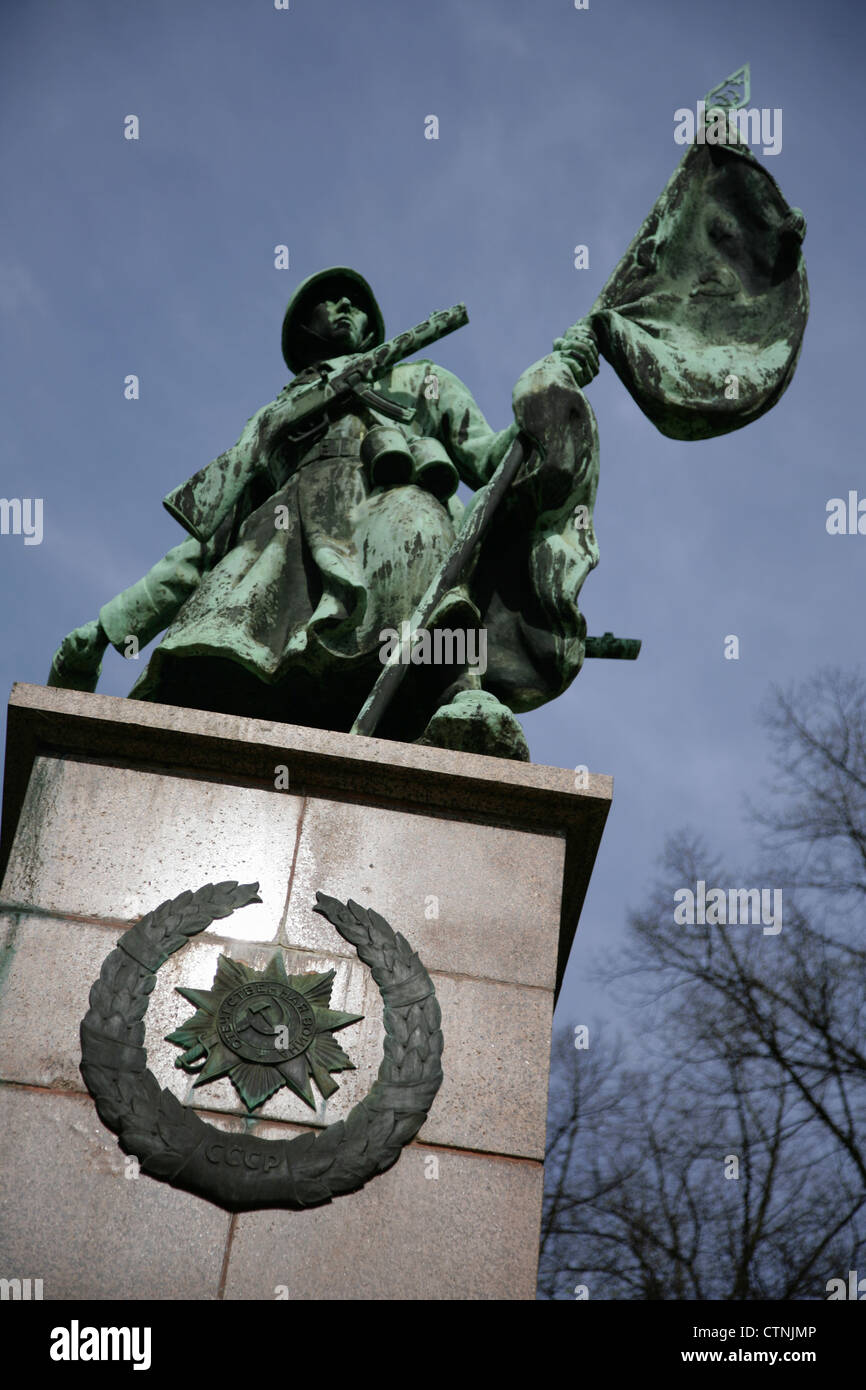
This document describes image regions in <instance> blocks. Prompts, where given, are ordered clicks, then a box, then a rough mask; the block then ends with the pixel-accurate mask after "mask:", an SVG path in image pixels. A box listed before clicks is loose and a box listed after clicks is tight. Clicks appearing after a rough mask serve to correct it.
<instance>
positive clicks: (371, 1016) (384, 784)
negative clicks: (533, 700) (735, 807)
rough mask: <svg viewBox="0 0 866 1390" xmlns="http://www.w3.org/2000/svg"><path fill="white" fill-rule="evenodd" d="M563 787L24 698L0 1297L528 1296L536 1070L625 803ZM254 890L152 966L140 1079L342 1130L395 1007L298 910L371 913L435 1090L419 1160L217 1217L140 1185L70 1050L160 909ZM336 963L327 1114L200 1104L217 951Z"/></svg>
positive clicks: (318, 736)
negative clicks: (108, 974) (433, 1054)
mask: <svg viewBox="0 0 866 1390" xmlns="http://www.w3.org/2000/svg"><path fill="white" fill-rule="evenodd" d="M587 780H588V786H587V787H586V788H585V789H582V790H576V789H575V787H574V781H575V778H574V775H573V774H572V773H571V772H567V771H562V770H560V769H554V768H547V767H536V766H530V765H527V764H520V763H511V762H504V761H502V760H499V759H494V758H482V757H477V756H473V755H467V754H459V753H454V752H449V751H444V750H438V749H430V748H419V747H416V746H414V745H407V744H399V743H392V742H387V741H383V740H379V739H367V738H358V737H353V736H351V735H345V734H332V733H324V732H321V731H319V730H314V729H305V728H298V727H295V726H292V725H282V724H269V723H265V722H261V721H256V720H251V719H241V718H233V717H230V716H224V715H215V714H208V713H203V712H199V711H192V710H180V709H174V708H169V707H168V706H164V705H149V704H144V703H139V702H136V701H129V700H120V699H115V698H112V697H109V696H100V695H79V694H75V693H71V692H67V691H58V690H49V689H43V688H41V687H37V686H16V687H15V688H14V690H13V694H12V699H11V703H10V707H9V725H8V740H7V754H6V776H5V786H4V802H3V838H2V844H0V854H2V859H0V873H2V875H3V877H2V889H0V944H2V946H3V954H2V960H3V966H2V974H0V1110H2V1118H0V1174H2V1181H0V1276H3V1277H5V1278H16V1277H17V1278H22V1279H25V1278H31V1279H42V1281H43V1290H44V1298H46V1299H67V1298H70V1299H84V1298H96V1299H140V1298H145V1299H157V1298H196V1299H222V1298H225V1299H261V1298H265V1299H275V1298H277V1299H284V1298H287V1299H290V1300H295V1299H367V1298H375V1299H403V1298H411V1299H493V1298H520V1299H531V1298H533V1297H534V1294H535V1278H536V1261H537V1253H538V1233H539V1220H540V1205H541V1190H542V1175H543V1168H542V1163H543V1156H544V1136H545V1116H546V1107H547V1075H548V1054H549V1046H550V1028H551V1015H552V1010H553V1003H554V997H555V991H556V988H557V986H558V982H559V981H560V980H561V977H562V972H563V970H564V968H565V962H566V960H567V957H568V950H569V947H570V944H571V939H572V937H573V934H574V930H575V927H576V924H577V919H578V915H579V912H580V907H581V903H582V900H583V896H584V893H585V890H586V886H587V883H588V881H589V874H590V871H591V868H592V864H593V861H594V858H595V854H596V851H597V848H598V843H599V839H600V836H601V832H602V828H603V825H604V820H605V817H606V814H607V811H608V807H609V803H610V796H611V787H612V784H611V780H610V779H609V778H607V777H600V776H590V777H589V778H588V779H587ZM225 879H237V880H239V881H241V882H250V881H254V880H258V881H259V882H260V884H261V888H260V896H261V898H262V900H263V901H262V903H261V905H253V906H250V907H246V908H243V909H242V910H239V911H238V912H236V913H235V914H234V915H233V916H231V917H229V918H226V919H225V920H223V921H217V922H214V923H213V924H212V926H211V927H210V928H209V929H208V930H207V931H206V932H204V933H203V934H202V935H201V936H199V937H197V938H195V939H194V940H193V941H192V942H190V943H189V944H188V945H187V946H186V947H184V948H183V949H182V950H181V951H180V952H179V953H178V954H177V955H175V956H172V957H171V959H170V960H169V961H168V962H167V963H166V964H165V965H164V966H163V967H162V969H161V970H160V971H159V973H158V976H157V984H156V988H155V990H154V992H153V994H152V995H151V1000H150V1005H149V1008H148V1011H147V1015H146V1024H147V1037H146V1045H147V1050H148V1065H149V1067H150V1069H151V1071H152V1072H153V1074H154V1075H155V1077H156V1078H157V1080H158V1081H159V1083H160V1085H162V1086H168V1087H169V1088H171V1089H172V1090H173V1091H174V1092H175V1094H176V1095H177V1096H178V1097H179V1098H180V1099H181V1100H184V1101H194V1103H195V1106H196V1109H197V1110H198V1111H199V1113H200V1114H201V1115H202V1116H203V1117H204V1118H206V1119H207V1120H208V1121H209V1122H211V1123H212V1124H214V1125H216V1126H217V1127H219V1128H221V1129H225V1130H227V1131H242V1130H244V1129H245V1128H249V1127H250V1125H252V1126H253V1127H254V1132H255V1133H258V1134H260V1135H262V1136H265V1137H268V1138H272V1137H285V1136H289V1135H291V1134H293V1133H299V1132H301V1131H302V1130H304V1129H309V1128H310V1127H316V1126H322V1125H327V1124H329V1123H332V1122H333V1121H334V1120H337V1119H340V1118H343V1117H345V1116H346V1114H347V1113H348V1112H349V1110H350V1109H351V1108H352V1106H353V1105H354V1104H355V1103H356V1102H357V1101H358V1100H360V1099H361V1097H362V1096H364V1095H365V1094H366V1093H367V1091H368V1090H369V1088H370V1086H371V1085H372V1083H373V1081H374V1080H375V1077H376V1073H377V1071H378V1067H379V1063H380V1060H381V1056H382V1038H383V1029H382V1000H381V997H380V995H379V992H378V990H377V988H376V985H375V984H374V983H373V981H372V978H371V977H370V974H369V971H368V970H367V968H366V967H365V966H364V965H362V963H361V962H360V960H359V959H358V957H357V956H356V954H355V952H354V950H353V948H352V947H351V946H350V945H348V943H347V942H345V941H344V940H343V939H342V937H340V936H339V935H338V933H337V932H336V931H335V930H334V928H333V927H331V925H330V924H329V923H328V922H327V921H326V920H325V919H323V918H322V917H320V916H316V915H314V914H313V913H312V910H311V909H312V907H313V905H314V903H315V894H316V891H317V890H321V891H322V892H324V893H327V894H330V895H331V896H333V897H335V898H339V899H340V900H341V901H344V902H345V901H346V900H347V899H348V898H353V899H354V900H355V901H357V902H359V903H361V904H362V905H363V906H364V907H372V908H375V909H376V911H378V912H380V913H381V914H382V915H383V916H384V917H386V918H387V919H388V921H389V922H390V923H391V925H392V927H393V928H394V929H395V930H398V931H400V932H402V933H403V934H404V936H406V937H407V938H408V940H409V941H410V942H411V944H412V946H413V947H414V948H415V949H416V950H417V951H418V953H419V955H420V957H421V959H422V961H423V963H424V965H425V966H426V967H427V969H428V970H429V971H430V974H431V976H432V978H433V980H434V983H435V986H436V993H437V997H438V999H439V1002H440V1005H441V1010H442V1031H443V1035H444V1040H445V1050H444V1055H443V1071H444V1081H443V1083H442V1086H441V1088H440V1091H439V1093H438V1095H437V1097H436V1099H435V1100H434V1102H433V1106H432V1108H431V1110H430V1113H429V1116H428V1119H427V1121H426V1123H425V1125H424V1127H423V1129H422V1130H421V1132H420V1134H419V1135H418V1138H417V1139H416V1140H415V1141H414V1142H412V1143H411V1144H409V1145H408V1146H407V1147H406V1148H405V1149H404V1150H403V1153H402V1156H401V1158H400V1159H399V1161H398V1163H397V1164H396V1166H395V1167H393V1168H392V1169H390V1170H389V1171H388V1172H386V1173H384V1174H382V1175H381V1176H379V1177H377V1178H375V1179H373V1180H372V1181H371V1182H370V1183H368V1185H367V1186H366V1187H365V1188H363V1189H362V1190H361V1191H360V1192H357V1193H355V1194H353V1195H350V1196H346V1197H340V1198H337V1199H335V1200H334V1201H333V1202H332V1203H331V1204H330V1205H328V1206H325V1207H320V1208H316V1209H314V1210H309V1211H302V1212H295V1211H274V1210H269V1211H260V1212H248V1213H242V1214H239V1215H231V1214H230V1213H228V1212H226V1211H224V1210H222V1209H221V1208H219V1207H217V1206H215V1205H212V1204H211V1203H210V1202H208V1201H206V1200H204V1199H202V1198H199V1197H196V1196H194V1195H192V1194H190V1193H186V1192H182V1191H178V1190H176V1189H174V1188H171V1187H169V1186H168V1185H166V1184H164V1183H159V1182H156V1181H154V1180H153V1179H151V1178H149V1177H147V1176H145V1175H138V1176H135V1164H134V1162H132V1161H130V1160H128V1159H125V1157H124V1155H123V1153H122V1151H121V1150H120V1148H119V1147H118V1144H117V1140H116V1138H115V1136H114V1135H113V1134H112V1133H111V1132H110V1131H108V1130H107V1129H105V1128H104V1127H103V1125H102V1124H101V1123H100V1121H99V1119H98V1117H97V1115H96V1111H95V1107H94V1104H93V1102H92V1100H91V1099H90V1096H89V1095H88V1093H87V1091H86V1089H85V1087H84V1084H83V1081H82V1079H81V1075H80V1072H79V1070H78V1065H79V1062H80V1056H81V1054H80V1048H79V1037H78V1030H79V1025H80V1022H81V1019H82V1018H83V1016H84V1014H85V1013H86V1011H87V1007H88V992H89V989H90V986H91V984H92V983H93V982H94V980H96V978H97V977H98V975H99V971H100V967H101V965H102V962H103V960H104V958H105V957H106V955H107V954H108V952H109V951H110V950H112V948H113V947H114V945H115V942H116V941H117V939H118V937H119V936H120V935H121V934H122V933H123V932H124V931H125V930H126V929H127V928H128V927H129V925H130V924H131V923H132V922H134V921H135V920H136V919H138V918H139V917H141V916H142V915H143V914H144V913H146V912H148V911H149V910H150V909H152V908H153V907H155V906H156V905H157V904H159V903H160V902H162V901H164V900H165V899H167V898H172V897H174V896H176V895H177V894H178V893H181V892H182V891H183V890H185V889H196V888H199V887H201V886H202V885H203V884H205V883H208V882H217V881H221V880H225ZM279 950H282V951H283V953H284V959H285V963H286V968H287V970H288V971H289V973H290V974H292V973H295V974H299V973H303V972H305V971H312V970H315V971H324V970H328V969H330V968H332V967H334V968H335V969H336V980H335V984H334V990H333V994H332V1006H333V1007H334V1008H337V1009H342V1010H346V1011H348V1012H351V1013H355V1014H363V1015H364V1019H363V1022H361V1023H359V1024H355V1025H353V1026H352V1027H351V1028H349V1029H347V1030H346V1031H345V1032H343V1033H341V1034H339V1035H338V1037H339V1041H340V1043H341V1045H342V1046H343V1047H345V1049H346V1050H347V1051H348V1052H349V1053H350V1055H351V1057H352V1059H353V1061H354V1062H355V1064H356V1067H357V1070H355V1071H347V1072H343V1073H340V1074H338V1075H337V1076H336V1078H335V1079H336V1080H338V1082H339V1091H338V1092H337V1094H336V1095H334V1096H333V1097H332V1098H331V1100H330V1101H328V1102H324V1101H322V1100H321V1098H320V1097H319V1096H318V1092H316V1096H317V1099H318V1102H319V1105H318V1109H317V1110H316V1111H315V1112H313V1111H312V1110H310V1109H309V1107H307V1106H306V1105H305V1104H304V1102H303V1101H302V1100H300V1099H299V1098H297V1097H295V1096H293V1095H292V1094H291V1093H290V1092H289V1091H288V1090H286V1089H283V1090H281V1091H280V1092H278V1093H277V1094H276V1095H275V1096H273V1097H272V1098H271V1100H269V1101H268V1102H267V1103H266V1104H265V1105H264V1106H263V1107H262V1108H261V1109H260V1110H258V1111H257V1112H256V1115H255V1118H254V1119H253V1120H252V1121H250V1120H247V1119H245V1114H246V1112H245V1109H244V1106H243V1105H242V1103H241V1101H240V1100H239V1098H238V1096H237V1094H236V1092H235V1090H234V1088H233V1086H232V1085H231V1083H230V1081H229V1080H228V1079H222V1080H220V1081H217V1082H214V1083H211V1084H209V1085H208V1086H207V1087H203V1088H200V1089H198V1090H196V1091H193V1089H192V1082H193V1078H192V1077H188V1076H187V1075H186V1074H185V1073H183V1072H181V1071H178V1070H177V1069H175V1067H174V1059H175V1057H176V1056H177V1055H178V1049H177V1048H176V1047H174V1046H172V1045H171V1044H169V1043H167V1042H165V1041H163V1039H164V1037H165V1035H166V1034H167V1033H169V1032H171V1031H173V1030H174V1029H175V1028H177V1027H178V1026H179V1025H180V1024H181V1022H182V1021H183V1020H184V1019H185V1018H187V1017H188V1016H189V1014H190V1012H191V1008H190V1005H189V1004H188V1003H187V1002H186V1001H185V1000H183V999H182V998H181V997H180V996H179V995H178V994H177V993H175V988H174V987H175V986H176V985H186V986H191V987H193V988H205V989H209V988H210V987H211V984H212V982H213V976H214V971H215V966H216V960H217V957H218V956H219V954H220V952H225V953H227V954H228V955H229V956H232V957H235V958H237V959H239V960H243V961H244V962H246V963H247V964H249V965H252V966H254V967H256V968H262V967H263V966H264V965H265V964H266V962H267V961H268V959H269V958H270V957H271V956H272V955H273V954H274V953H275V952H277V951H279Z"/></svg>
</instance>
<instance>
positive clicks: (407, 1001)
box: [81, 882, 442, 1211]
mask: <svg viewBox="0 0 866 1390" xmlns="http://www.w3.org/2000/svg"><path fill="white" fill-rule="evenodd" d="M257 889H258V884H257V883H255V884H238V883H235V882H227V883H216V884H211V883H208V884H206V885H205V886H204V887H203V888H199V889H198V891H197V892H195V893H193V892H189V891H187V892H185V893H181V894H180V896H179V897H177V898H173V899H171V900H170V901H168V902H164V903H161V904H160V906H159V907H157V908H156V909H155V910H154V911H153V912H149V913H148V914H147V916H145V917H142V918H141V920H140V921H139V922H136V924H135V925H134V926H133V927H131V928H130V929H129V931H128V932H126V933H125V934H124V935H123V936H122V937H121V939H120V941H119V942H118V943H117V946H116V947H115V949H114V950H113V951H112V952H111V953H110V954H109V955H108V956H107V957H106V959H105V961H104V962H103V965H102V970H101V972H100V976H99V979H98V980H97V981H96V983H95V984H94V985H93V987H92V989H91V991H90V1009H89V1010H88V1012H87V1014H86V1015H85V1017H84V1019H83V1021H82V1024H81V1054H82V1060H81V1075H82V1076H83V1078H84V1082H85V1084H86V1086H87V1089H88V1091H89V1092H90V1094H91V1095H92V1096H93V1099H94V1101H95V1102H96V1108H97V1111H98V1113H99V1118H100V1119H101V1120H102V1122H103V1124H105V1125H107V1126H108V1127H109V1129H112V1130H114V1132H115V1133H116V1134H117V1135H118V1137H119V1140H120V1146H121V1148H122V1149H123V1150H124V1151H125V1152H126V1153H129V1154H134V1155H135V1156H136V1158H138V1160H139V1162H140V1164H141V1169H142V1171H143V1172H145V1173H148V1174H149V1175H150V1176H151V1177H154V1178H157V1179H159V1180H160V1181H162V1182H168V1183H171V1185H172V1186H173V1187H179V1188H182V1189H184V1190H186V1191H188V1192H195V1193H197V1194H198V1195H199V1196H201V1197H206V1198H208V1200H209V1201H212V1202H216V1203H217V1204H218V1205H220V1206H222V1207H225V1208H227V1209H228V1210H230V1211H251V1210H255V1209H256V1208H261V1207H290V1208H294V1209H301V1208H304V1207H311V1206H318V1205H320V1204H322V1203H324V1202H329V1201H330V1200H331V1198H332V1197H337V1196H341V1195H343V1194H344V1193H348V1192H355V1191H357V1189H358V1188H359V1187H363V1185H364V1183H366V1182H368V1181H369V1180H370V1178H372V1177H375V1176H376V1174H377V1173H383V1172H385V1170H386V1169H388V1168H390V1167H391V1166H392V1164H394V1163H396V1161H397V1159H398V1158H399V1157H400V1152H401V1150H402V1148H403V1145H404V1144H407V1143H408V1142H409V1140H410V1139H413V1138H414V1137H415V1135H416V1134H417V1133H418V1130H419V1129H420V1128H421V1126H422V1124H423V1123H424V1120H425V1119H426V1117H427V1112H428V1110H429V1109H430V1106H431V1104H432V1103H433V1099H434V1097H435V1095H436V1093H437V1091H438V1090H439V1086H440V1084H441V1081H442V1067H441V1057H442V1031H441V1029H440V1027H439V1025H440V1022H441V1014H440V1011H439V1004H438V1002H437V1000H436V993H435V990H434V987H433V982H432V980H431V979H430V976H429V975H428V974H427V971H426V970H425V968H424V966H423V965H422V964H421V961H420V960H419V959H418V956H417V954H416V952H414V951H413V950H412V948H411V946H410V945H409V943H408V941H406V939H405V937H403V936H402V935H401V934H400V933H399V932H394V931H393V930H392V928H391V927H390V926H389V924H388V923H387V922H386V921H385V918H384V917H381V916H380V915H379V913H378V912H374V911H373V910H372V909H369V910H368V909H365V908H363V907H359V905H358V904H357V903H355V902H352V900H351V899H350V900H349V902H348V903H347V904H343V903H341V902H338V901H337V899H336V898H330V897H327V896H326V895H325V894H324V893H317V894H316V899H317V905H316V907H315V908H314V909H313V910H314V911H315V912H319V913H321V914H322V916H323V917H326V918H327V919H328V921H329V922H331V923H332V924H333V926H334V927H336V929H337V931H338V932H339V933H340V935H341V936H342V937H343V938H344V939H345V940H346V941H349V942H351V944H352V945H353V946H354V947H355V949H356V950H357V952H358V955H359V957H360V959H361V960H362V961H363V962H364V964H365V965H367V966H369V968H370V971H371V973H372V975H373V979H374V980H375V981H376V984H377V985H378V986H379V990H380V992H381V994H382V998H383V1001H384V1004H385V1009H384V1019H383V1022H384V1027H385V1046H384V1055H383V1058H382V1062H381V1065H380V1067H379V1075H378V1078H377V1080H376V1081H375V1082H374V1083H373V1086H372V1087H371V1089H370V1091H369V1092H368V1093H367V1095H366V1096H365V1097H364V1099H363V1100H361V1101H359V1103H358V1104H357V1105H356V1106H355V1107H354V1108H353V1109H352V1110H351V1112H350V1113H349V1115H348V1116H347V1118H346V1119H345V1120H340V1121H338V1122H337V1123H335V1124H333V1125H329V1126H328V1127H327V1128H325V1129H323V1130H322V1131H321V1132H320V1133H319V1134H302V1135H298V1136H297V1137H296V1138H294V1139H279V1140H274V1139H258V1138H256V1137H254V1136H253V1135H251V1134H230V1133H226V1132H225V1131H223V1130H220V1129H217V1128H216V1127H215V1126H214V1125H211V1124H208V1123H207V1122H206V1121H205V1120H202V1119H201V1118H200V1117H199V1116H198V1115H197V1114H196V1113H195V1111H194V1110H192V1109H190V1108H189V1107H188V1106H186V1105H182V1104H181V1102H180V1101H179V1100H178V1099H177V1097H176V1096H175V1095H174V1094H173V1093H172V1092H171V1091H169V1090H162V1089H160V1086H159V1083H158V1082H157V1080H156V1078H155V1077H154V1076H153V1074H152V1073H151V1072H150V1071H149V1070H148V1068H147V1052H146V1050H145V1048H144V1046H143V1043H144V1015H145V1013H146V1011H147V1004H148V996H149V995H150V993H151V991H152V989H153V987H154V985H155V983H156V972H157V971H158V970H159V967H160V966H161V965H163V964H164V963H165V961H166V960H168V958H169V956H170V955H173V953H174V952H175V951H179V950H180V949H181V948H182V947H183V946H184V945H186V942H187V940H188V939H189V938H190V937H193V936H196V935H197V934H198V933H199V932H202V931H204V929H205V928H206V927H208V926H209V925H210V923H211V922H212V921H214V919H215V918H218V917H228V916H229V915H230V914H231V913H232V912H234V911H235V909H236V908H239V907H245V906H246V905H247V904H249V903H252V902H258V901H260V899H259V898H258V896H257ZM344 1017H347V1018H348V1017H354V1016H350V1015H345V1016H344Z"/></svg>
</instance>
